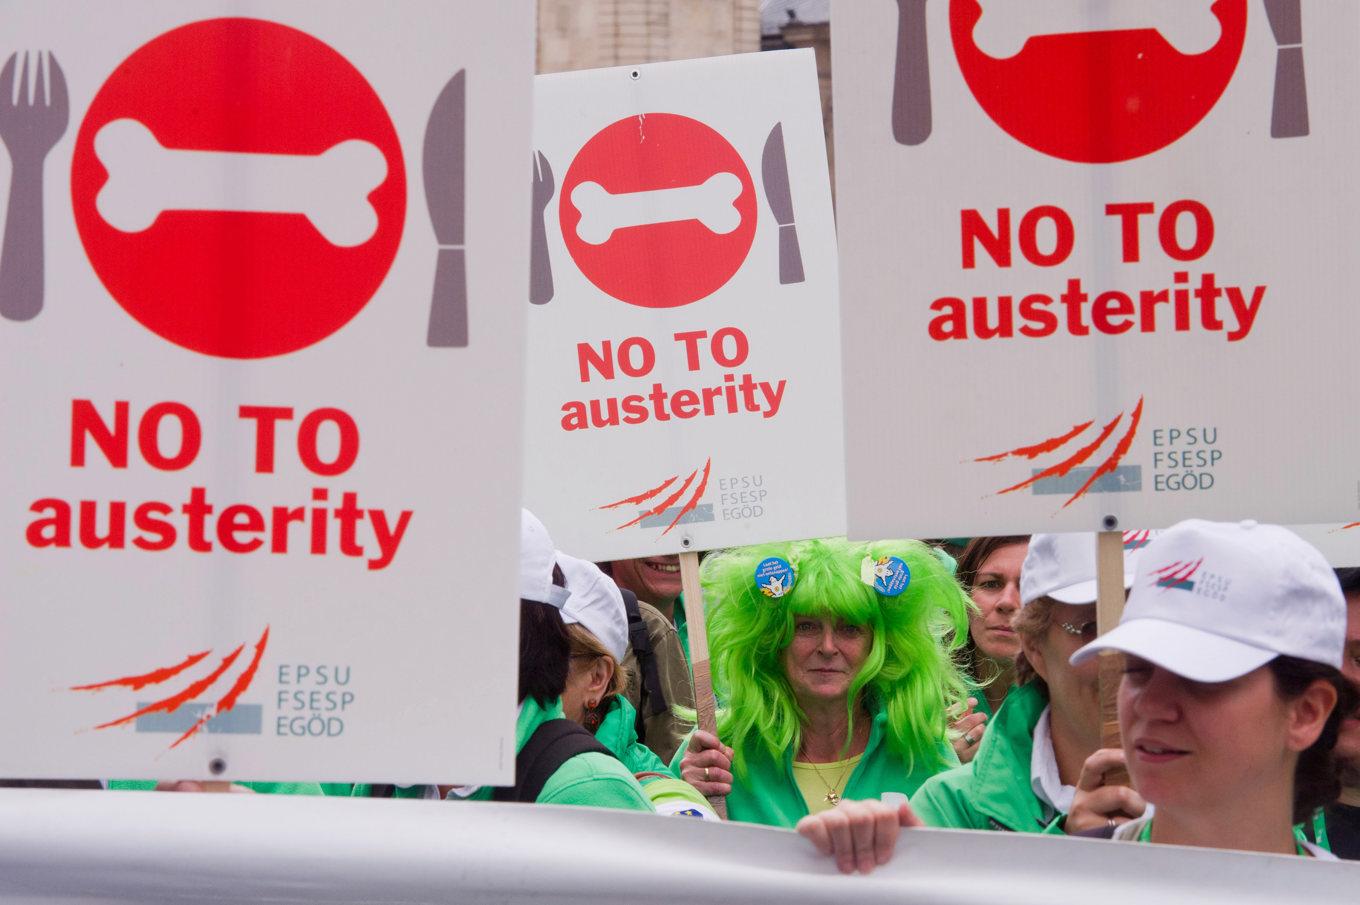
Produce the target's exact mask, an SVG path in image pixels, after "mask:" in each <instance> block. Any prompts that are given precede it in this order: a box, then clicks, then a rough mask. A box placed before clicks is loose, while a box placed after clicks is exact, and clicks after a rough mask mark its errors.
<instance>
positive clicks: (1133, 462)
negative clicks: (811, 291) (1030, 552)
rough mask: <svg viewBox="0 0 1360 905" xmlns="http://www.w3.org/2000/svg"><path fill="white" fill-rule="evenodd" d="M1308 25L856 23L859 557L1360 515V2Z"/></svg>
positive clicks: (1221, 15)
mask: <svg viewBox="0 0 1360 905" xmlns="http://www.w3.org/2000/svg"><path fill="white" fill-rule="evenodd" d="M1038 7H1041V9H1040V8H1038ZM1302 7H1303V8H1302V10H1301V4H1300V3H1298V2H1297V0H1296V2H1294V3H1292V4H1291V3H1289V2H1282V3H1278V4H1272V5H1269V10H1270V15H1269V16H1268V15H1267V5H1266V4H1261V3H1256V2H1251V3H1248V2H1247V0H1219V2H1211V0H1193V2H1190V0H1183V2H1156V3H1132V2H1128V3H1109V2H1103V0H1102V2H1097V0H1050V2H1045V3H1043V4H1039V5H1037V6H1036V5H1034V4H1021V3H1007V2H999V0H986V2H982V0H947V2H946V0H941V2H936V3H930V4H926V3H925V2H924V0H902V2H901V3H897V4H894V3H891V2H889V0H866V2H862V3H860V2H856V3H849V2H844V3H839V4H837V5H836V8H835V22H834V26H835V27H834V33H835V36H836V41H835V47H834V50H835V62H834V71H835V91H836V105H835V109H836V161H837V173H838V177H839V178H838V180H837V192H838V197H837V201H838V213H839V223H840V240H841V244H840V248H841V262H842V284H841V288H842V295H843V297H844V299H845V317H844V330H845V336H846V345H845V349H846V370H845V373H846V387H845V395H846V411H847V424H848V427H847V437H848V441H847V460H848V466H847V473H848V474H849V476H850V478H849V481H850V483H849V487H848V499H849V521H850V528H851V531H852V532H853V533H855V534H856V535H860V536H884V535H893V534H901V533H904V532H905V533H922V534H929V535H932V536H951V535H966V534H1001V533H1011V532H1025V531H1035V530H1044V531H1053V530H1058V531H1076V530H1092V529H1096V528H1101V527H1115V526H1134V525H1137V526H1145V527H1160V526H1165V525H1168V524H1170V523H1172V522H1175V521H1177V520H1179V519H1181V518H1184V517H1187V516H1192V515H1193V516H1201V517H1207V518H1219V519H1224V518H1256V519H1261V520H1269V521H1276V522H1282V523H1309V522H1322V521H1352V520H1354V519H1355V518H1360V502H1358V501H1357V485H1358V483H1360V465H1358V464H1357V463H1360V426H1358V425H1357V423H1356V421H1355V419H1354V418H1351V417H1349V414H1348V413H1349V412H1351V411H1353V410H1354V409H1355V408H1356V405H1357V402H1358V401H1360V400H1358V399H1357V392H1358V391H1360V360H1357V358H1356V356H1355V355H1354V354H1353V350H1352V348H1351V340H1352V337H1353V336H1354V335H1355V334H1356V332H1357V328H1360V309H1357V308H1356V306H1355V305H1354V302H1353V299H1352V296H1353V295H1354V289H1355V287H1356V285H1357V278H1360V265H1358V264H1357V260H1360V259H1357V257H1356V256H1355V255H1354V254H1352V253H1351V251H1350V248H1349V245H1348V243H1349V242H1350V240H1351V238H1352V237H1354V236H1355V235H1357V234H1358V233H1360V230H1358V229H1357V228H1358V227H1360V207H1358V206H1357V204H1356V194H1357V193H1356V190H1355V180H1354V179H1353V169H1354V162H1355V160H1356V159H1357V156H1360V120H1357V111H1360V58H1357V55H1356V54H1355V52H1354V50H1355V47H1354V45H1355V36H1356V34H1357V32H1358V30H1360V6H1357V5H1355V4H1347V3H1315V4H1304V5H1302ZM1300 11H1301V12H1302V17H1301V18H1300ZM1110 519H1112V521H1111V520H1110Z"/></svg>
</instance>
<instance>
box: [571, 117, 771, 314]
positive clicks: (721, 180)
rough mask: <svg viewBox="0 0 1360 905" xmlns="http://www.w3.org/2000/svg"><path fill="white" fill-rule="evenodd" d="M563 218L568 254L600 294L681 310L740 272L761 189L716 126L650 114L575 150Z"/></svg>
mask: <svg viewBox="0 0 1360 905" xmlns="http://www.w3.org/2000/svg"><path fill="white" fill-rule="evenodd" d="M558 218H559V220H560V221H561V224H562V237H563V239H564V240H565V241H566V245H567V251H569V252H570V253H571V257H572V259H573V260H574V261H575V262H576V266H577V267H579V268H580V269H581V273H583V274H585V277H586V279H588V280H590V282H592V283H594V284H595V285H596V286H597V287H598V288H599V289H600V290H602V291H603V292H606V293H608V294H609V295H611V296H613V297H614V298H616V299H619V300H620V301H624V302H628V303H629V304H631V305H638V306H640V307H643V308H677V307H679V306H681V305H688V304H690V303H691V302H697V301H698V300H699V299H702V298H706V297H707V296H709V295H712V294H713V293H714V292H716V291H717V290H718V289H720V288H722V286H723V285H724V284H725V283H726V282H727V281H728V280H730V279H731V278H732V275H733V274H735V273H736V272H737V271H738V270H739V269H740V268H741V265H742V263H743V262H744V261H745V260H746V255H747V254H748V253H749V252H750V250H751V242H752V241H753V240H754V239H755V235H756V190H755V185H754V184H753V183H752V182H751V174H750V172H749V171H748V170H747V169H746V163H745V162H744V161H743V160H742V159H741V155H740V154H738V153H737V150H736V148H734V147H732V145H731V143H730V142H728V140H727V139H726V138H723V136H722V135H721V134H719V133H718V132H717V131H716V130H714V129H713V128H711V127H709V126H707V125H705V124H704V123H701V122H699V121H698V120H696V119H690V118H689V117H687V116H680V115H679V114H675V113H647V114H643V115H639V116H630V117H628V118H627V119H621V120H619V121H618V122H616V123H613V124H612V125H609V126H606V127H605V128H604V129H602V130H600V131H599V132H598V133H596V134H595V135H594V137H592V138H591V139H590V141H588V142H586V144H585V146H584V147H582V148H581V150H580V151H579V152H577V154H576V158H575V159H574V160H572V162H571V166H570V167H569V168H568V169H567V175H566V178H565V179H564V180H563V182H562V193H561V200H560V202H559V205H558Z"/></svg>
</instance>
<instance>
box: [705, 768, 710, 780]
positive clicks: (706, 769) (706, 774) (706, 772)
mask: <svg viewBox="0 0 1360 905" xmlns="http://www.w3.org/2000/svg"><path fill="white" fill-rule="evenodd" d="M704 782H710V780H709V778H708V767H704Z"/></svg>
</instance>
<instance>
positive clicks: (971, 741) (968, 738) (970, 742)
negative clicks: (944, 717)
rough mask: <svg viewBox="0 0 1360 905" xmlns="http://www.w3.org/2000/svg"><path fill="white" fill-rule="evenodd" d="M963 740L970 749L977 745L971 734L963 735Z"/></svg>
mask: <svg viewBox="0 0 1360 905" xmlns="http://www.w3.org/2000/svg"><path fill="white" fill-rule="evenodd" d="M963 740H964V742H965V743H966V744H967V745H968V747H970V748H971V747H973V746H974V745H976V744H977V739H975V738H973V733H971V732H970V733H968V734H967V735H965V736H964V737H963Z"/></svg>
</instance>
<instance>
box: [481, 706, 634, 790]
mask: <svg viewBox="0 0 1360 905" xmlns="http://www.w3.org/2000/svg"><path fill="white" fill-rule="evenodd" d="M561 718H562V701H561V699H560V698H559V699H556V700H554V701H552V702H551V703H550V704H549V705H548V706H547V707H541V706H539V703H538V702H537V701H535V700H534V699H533V698H532V697H529V698H525V699H524V707H523V709H522V710H520V714H519V721H518V722H517V723H516V724H515V753H516V754H519V752H520V751H521V750H522V749H523V748H524V745H525V744H526V743H527V742H528V741H529V736H531V735H533V734H534V730H535V729H537V728H538V727H539V726H541V725H543V724H544V723H546V722H547V721H548V720H556V719H561ZM630 725H631V722H630ZM606 747H608V744H607V743H606ZM493 791H494V789H493V787H492V786H482V787H481V788H480V789H478V790H477V791H476V792H473V793H472V794H471V795H469V796H468V800H469V801H490V800H491V795H492V792H493ZM538 804H570V805H578V806H584V807H596V808H622V809H624V810H629V811H649V812H650V811H652V810H653V808H652V803H651V801H649V800H648V798H647V795H646V793H644V792H643V791H642V786H640V785H638V781H637V780H636V779H634V778H633V774H632V773H631V772H629V769H628V767H625V766H624V765H623V764H621V763H620V762H619V761H618V759H617V758H614V757H610V756H609V755H608V754H599V753H597V752H594V751H587V752H586V753H584V754H578V755H576V756H575V757H573V758H572V759H571V760H569V761H567V762H566V763H565V764H563V765H562V766H560V767H558V768H557V772H556V773H554V774H553V775H552V776H549V777H548V781H547V783H546V784H544V786H543V791H542V792H540V793H539V795H538Z"/></svg>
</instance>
